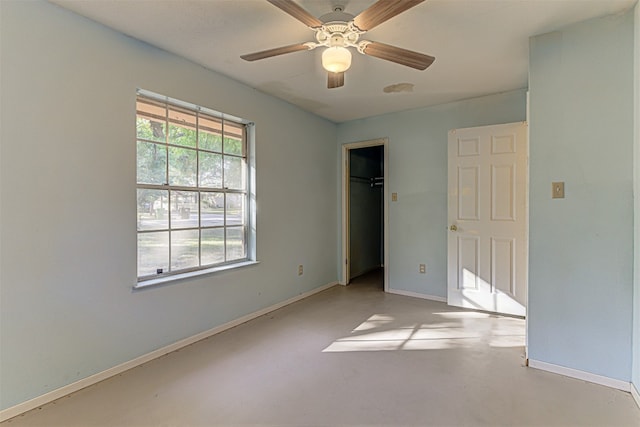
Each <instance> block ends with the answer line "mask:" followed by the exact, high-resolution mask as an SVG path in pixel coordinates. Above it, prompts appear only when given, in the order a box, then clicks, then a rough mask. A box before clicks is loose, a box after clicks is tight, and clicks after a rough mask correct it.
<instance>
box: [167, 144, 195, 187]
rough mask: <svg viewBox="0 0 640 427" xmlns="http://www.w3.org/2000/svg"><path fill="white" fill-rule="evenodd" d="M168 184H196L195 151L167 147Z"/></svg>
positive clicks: (191, 185)
mask: <svg viewBox="0 0 640 427" xmlns="http://www.w3.org/2000/svg"><path fill="white" fill-rule="evenodd" d="M169 184H170V185H184V186H188V187H195V186H196V151H195V150H191V149H188V148H178V147H169Z"/></svg>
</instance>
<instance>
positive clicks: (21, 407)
mask: <svg viewBox="0 0 640 427" xmlns="http://www.w3.org/2000/svg"><path fill="white" fill-rule="evenodd" d="M337 284H338V282H332V283H329V284H326V285H324V286H321V287H319V288H316V289H313V290H311V291H308V292H305V293H302V294H300V295H297V296H295V297H292V298H289V299H288V300H286V301H282V302H280V303H278V304H274V305H272V306H270V307H266V308H263V309H262V310H258V311H255V312H253V313H249V314H247V315H245V316H242V317H239V318H238V319H235V320H232V321H230V322H227V323H225V324H223V325H220V326H216V327H215V328H212V329H209V330H207V331H204V332H200V333H199V334H195V335H192V336H190V337H188V338H185V339H182V340H180V341H176V342H175V343H173V344H169V345H168V346H166V347H162V348H159V349H157V350H154V351H152V352H150V353H147V354H143V355H142V356H139V357H136V358H135V359H132V360H129V361H127V362H124V363H121V364H120V365H117V366H114V367H112V368H109V369H107V370H105V371H102V372H98V373H97V374H93V375H91V376H89V377H86V378H83V379H81V380H79V381H76V382H74V383H71V384H67V385H65V386H62V387H60V388H58V389H55V390H53V391H50V392H49V393H45V394H43V395H40V396H38V397H35V398H33V399H31V400H27V401H26V402H22V403H19V404H17V405H15V406H12V407H10V408H7V409H4V410H2V411H0V422H2V421H6V420H8V419H9V418H13V417H16V416H18V415H20V414H23V413H25V412H27V411H30V410H32V409H35V408H38V407H40V406H42V405H45V404H47V403H50V402H53V401H54V400H56V399H60V398H61V397H64V396H67V395H69V394H71V393H75V392H76V391H79V390H81V389H83V388H86V387H89V386H90V385H93V384H96V383H99V382H100V381H104V380H106V379H107V378H111V377H113V376H115V375H118V374H121V373H122V372H125V371H128V370H129V369H132V368H135V367H136V366H140V365H142V364H143V363H147V362H149V361H151V360H153V359H157V358H158V357H161V356H164V355H165V354H168V353H171V352H174V351H176V350H179V349H181V348H183V347H186V346H188V345H191V344H193V343H195V342H198V341H201V340H203V339H205V338H209V337H210V336H213V335H216V334H219V333H220V332H223V331H226V330H227V329H231V328H233V327H235V326H238V325H240V324H242V323H246V322H248V321H250V320H253V319H255V318H257V317H260V316H263V315H265V314H268V313H271V312H272V311H275V310H278V309H280V308H282V307H284V306H287V305H289V304H293V303H294V302H297V301H300V300H302V299H304V298H307V297H310V296H311V295H314V294H317V293H319V292H322V291H324V290H327V289H329V288H331V287H333V286H335V285H337Z"/></svg>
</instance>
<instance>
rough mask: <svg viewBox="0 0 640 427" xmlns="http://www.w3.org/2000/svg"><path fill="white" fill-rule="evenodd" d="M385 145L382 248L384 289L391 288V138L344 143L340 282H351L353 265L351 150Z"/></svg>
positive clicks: (342, 283)
mask: <svg viewBox="0 0 640 427" xmlns="http://www.w3.org/2000/svg"><path fill="white" fill-rule="evenodd" d="M376 146H382V147H383V163H384V164H383V173H384V185H383V187H382V194H383V196H382V198H383V201H382V203H383V209H384V217H383V218H382V227H383V229H384V232H383V240H384V241H383V242H382V248H383V251H384V259H383V267H384V291H385V292H388V290H389V199H390V197H389V194H390V193H389V138H378V139H370V140H366V141H360V142H351V143H346V144H343V145H342V149H341V150H342V245H341V246H342V253H341V259H340V265H341V266H342V267H341V271H342V274H341V277H340V284H341V285H345V286H346V285H348V284H349V271H350V267H351V260H350V259H349V248H350V238H349V233H350V230H349V218H350V215H351V214H350V212H349V192H350V188H349V187H350V182H349V175H350V173H349V152H350V151H351V150H357V149H359V148H367V147H376Z"/></svg>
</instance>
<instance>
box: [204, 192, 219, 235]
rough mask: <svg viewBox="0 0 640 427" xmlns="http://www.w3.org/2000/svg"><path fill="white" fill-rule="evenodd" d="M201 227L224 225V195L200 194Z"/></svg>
mask: <svg viewBox="0 0 640 427" xmlns="http://www.w3.org/2000/svg"><path fill="white" fill-rule="evenodd" d="M200 198H201V199H200V215H201V218H200V219H201V221H202V225H201V227H216V226H223V225H224V193H201V194H200Z"/></svg>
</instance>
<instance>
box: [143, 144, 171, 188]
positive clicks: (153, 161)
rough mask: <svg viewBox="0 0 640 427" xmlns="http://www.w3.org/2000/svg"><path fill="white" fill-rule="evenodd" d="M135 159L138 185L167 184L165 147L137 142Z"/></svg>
mask: <svg viewBox="0 0 640 427" xmlns="http://www.w3.org/2000/svg"><path fill="white" fill-rule="evenodd" d="M137 159H138V161H137V163H138V166H137V180H138V183H139V184H164V183H166V182H167V150H166V146H164V145H160V144H154V143H152V142H143V141H138V143H137Z"/></svg>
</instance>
